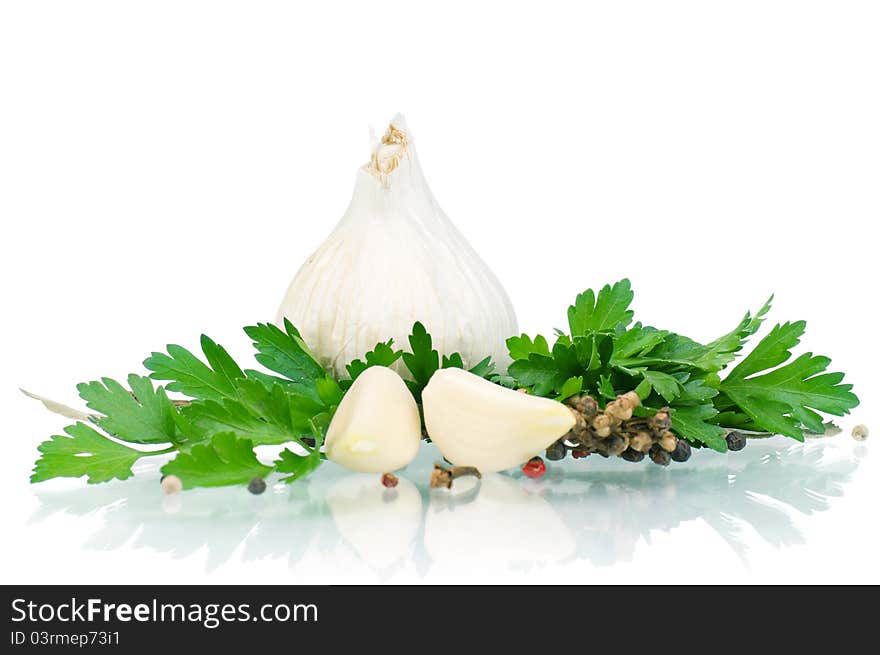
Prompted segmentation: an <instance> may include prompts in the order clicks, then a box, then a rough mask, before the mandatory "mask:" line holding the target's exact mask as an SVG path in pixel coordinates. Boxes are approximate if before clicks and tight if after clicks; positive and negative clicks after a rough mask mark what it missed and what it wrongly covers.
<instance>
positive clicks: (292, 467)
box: [275, 448, 322, 484]
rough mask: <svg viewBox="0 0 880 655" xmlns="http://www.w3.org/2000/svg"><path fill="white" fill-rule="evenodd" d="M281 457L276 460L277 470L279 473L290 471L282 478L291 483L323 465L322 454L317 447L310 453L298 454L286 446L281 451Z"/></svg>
mask: <svg viewBox="0 0 880 655" xmlns="http://www.w3.org/2000/svg"><path fill="white" fill-rule="evenodd" d="M279 456H280V458H281V459H278V460H275V470H276V471H278V472H279V473H289V474H290V475H288V476H287V477H285V478H281V481H282V482H286V483H287V484H290V483H291V482H298V481H299V480H302V479H303V478H305V477H306V476H308V475H309V474H310V473H311V472H312V471H314V470H315V469H317V468H318V467H319V466H320V465H321V462H322V460H321V455H320V453H319V452H318V450H317V449H314V450H312V451H311V452H310V453H309V454H308V455H297V454H296V453H294V452H293V451H292V450H290V449H288V448H285V449H284V450H282V451H281V452H280V453H279Z"/></svg>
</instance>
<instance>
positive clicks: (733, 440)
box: [725, 432, 746, 452]
mask: <svg viewBox="0 0 880 655" xmlns="http://www.w3.org/2000/svg"><path fill="white" fill-rule="evenodd" d="M725 439H726V441H727V450H732V451H734V452H735V451H737V450H742V449H743V448H745V447H746V438H745V435H743V434H742V433H741V432H731V433H729V434H728V435H727V437H725Z"/></svg>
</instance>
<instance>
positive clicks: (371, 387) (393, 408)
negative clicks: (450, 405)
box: [324, 366, 422, 473]
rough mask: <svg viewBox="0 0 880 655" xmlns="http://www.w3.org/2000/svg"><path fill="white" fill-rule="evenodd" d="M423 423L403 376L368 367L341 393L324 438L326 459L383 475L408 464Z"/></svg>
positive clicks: (383, 369) (413, 455) (382, 367)
mask: <svg viewBox="0 0 880 655" xmlns="http://www.w3.org/2000/svg"><path fill="white" fill-rule="evenodd" d="M421 441H422V421H421V418H420V417H419V408H418V406H417V405H416V401H415V399H414V398H413V396H412V394H411V393H410V391H409V389H407V387H406V383H405V382H404V381H403V379H402V378H401V377H400V376H399V375H398V374H397V373H395V372H394V371H392V370H391V369H390V368H386V367H384V366H372V367H370V368H368V369H367V370H365V371H364V372H363V373H361V374H360V375H359V376H358V378H357V380H355V381H354V384H352V385H351V388H350V389H349V390H348V392H347V393H346V394H345V397H344V398H343V399H342V402H341V403H339V407H337V408H336V413H335V414H334V415H333V420H331V421H330V427H329V428H328V429H327V438H326V439H325V440H324V445H325V452H326V453H327V459H329V460H330V461H331V462H335V463H336V464H339V465H340V466H344V467H345V468H347V469H350V470H352V471H360V472H361V473H386V472H388V471H394V470H396V469H399V468H403V467H404V466H406V465H407V464H409V463H410V462H411V461H412V460H413V459H414V458H415V456H416V454H417V453H418V451H419V445H420V444H421Z"/></svg>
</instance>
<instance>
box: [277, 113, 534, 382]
mask: <svg viewBox="0 0 880 655" xmlns="http://www.w3.org/2000/svg"><path fill="white" fill-rule="evenodd" d="M284 317H286V318H289V319H290V320H291V322H292V323H293V324H294V325H296V326H297V328H299V330H300V332H301V333H302V336H303V338H304V339H305V341H306V343H308V344H309V346H311V347H312V349H313V350H314V352H315V354H316V355H317V356H318V358H319V359H320V360H321V362H322V363H323V364H325V365H326V366H328V367H332V368H333V371H334V373H335V374H336V375H337V376H344V375H345V365H346V364H348V363H349V362H351V360H353V359H355V358H358V357H363V355H364V353H366V352H367V351H368V350H370V349H371V348H373V347H374V346H375V345H376V343H378V342H379V341H387V340H388V339H389V338H393V339H394V342H395V343H396V344H405V343H406V340H407V336H408V335H409V333H410V330H411V328H412V326H413V323H415V322H416V321H420V322H421V323H422V324H423V325H424V326H425V327H426V328H427V329H428V332H430V334H431V336H432V337H433V340H434V344H433V345H434V347H435V348H436V349H437V350H438V351H439V352H440V354H441V355H444V354H445V355H451V354H452V353H453V352H459V353H460V354H461V356H462V358H463V360H464V363H465V365H467V366H473V365H474V364H476V363H477V362H479V361H480V360H482V359H483V358H484V357H486V356H487V355H491V356H492V358H493V359H494V360H495V362H496V363H497V364H498V366H499V367H500V369H504V368H505V367H506V364H507V362H508V361H509V357H508V354H507V349H506V347H505V345H504V342H505V339H507V338H508V337H509V336H510V335H511V334H516V332H517V326H516V316H515V315H514V311H513V307H512V305H511V303H510V300H509V299H508V297H507V294H506V293H505V291H504V289H503V288H502V286H501V284H500V282H499V281H498V279H497V278H496V277H495V275H494V274H493V273H492V271H491V270H490V269H489V267H488V266H487V265H486V264H485V263H484V262H483V260H482V259H480V257H479V255H478V254H477V253H476V252H475V251H474V249H473V248H472V247H471V245H470V244H469V243H468V242H467V241H466V240H465V238H464V236H462V234H461V233H460V232H459V231H458V230H457V229H456V227H455V226H454V225H453V224H452V222H451V221H450V220H449V219H448V218H447V217H446V215H445V214H444V213H443V210H442V209H440V206H439V205H438V204H437V201H436V200H435V199H434V196H433V194H432V193H431V190H430V189H429V188H428V184H427V182H426V181H425V177H424V175H423V174H422V169H421V167H420V166H419V161H418V157H417V156H416V151H415V148H414V145H413V139H412V134H410V133H409V131H408V130H407V127H406V124H405V123H404V121H403V117H402V116H399V115H398V116H396V117H395V118H394V119H393V121H392V123H391V125H390V126H389V128H388V131H387V133H386V134H385V135H384V136H383V137H382V140H381V142H380V143H379V144H378V145H377V147H376V149H375V150H374V151H373V154H372V157H371V160H370V163H369V164H367V165H365V166H364V167H363V168H362V169H361V170H360V171H358V175H357V182H356V184H355V189H354V195H353V196H352V199H351V204H350V205H349V207H348V210H347V211H346V213H345V216H343V217H342V220H340V221H339V223H338V224H337V226H336V229H334V230H333V232H332V233H331V234H330V236H329V237H327V240H326V241H325V242H324V244H323V245H321V246H320V247H319V248H318V250H317V251H316V252H315V253H314V254H313V255H312V256H311V257H309V258H308V260H307V261H306V262H305V263H304V264H303V265H302V267H301V268H300V269H299V272H298V273H297V274H296V276H295V277H294V278H293V281H292V282H291V283H290V287H289V288H288V290H287V295H286V296H285V298H284V300H283V302H282V303H281V307H280V309H279V312H278V320H279V321H280V320H281V319H282V318H284ZM400 366H401V363H400V362H398V363H397V364H395V368H396V369H398V370H400V368H399V367H400Z"/></svg>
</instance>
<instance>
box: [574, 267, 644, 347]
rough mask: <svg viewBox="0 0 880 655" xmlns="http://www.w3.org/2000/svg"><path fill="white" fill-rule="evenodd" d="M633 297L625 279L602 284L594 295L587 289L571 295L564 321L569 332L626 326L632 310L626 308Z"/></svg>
mask: <svg viewBox="0 0 880 655" xmlns="http://www.w3.org/2000/svg"><path fill="white" fill-rule="evenodd" d="M632 300H633V291H632V288H631V286H630V282H629V280H626V279H624V280H621V281H620V282H617V283H615V284H614V286H611V285H607V284H606V285H605V286H604V287H602V289H601V290H600V291H599V294H598V295H596V294H594V293H593V290H592V289H587V290H586V291H584V292H583V293H582V294H580V295H578V296H577V298H576V299H575V302H574V305H572V306H571V307H569V308H568V325H569V329H570V330H571V335H572V336H578V335H585V334H587V333H589V332H602V331H606V330H614V329H615V328H616V327H618V326H623V327H626V326H627V325H629V324H630V323H631V322H632V319H633V312H632V310H630V309H629V305H630V303H632Z"/></svg>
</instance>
